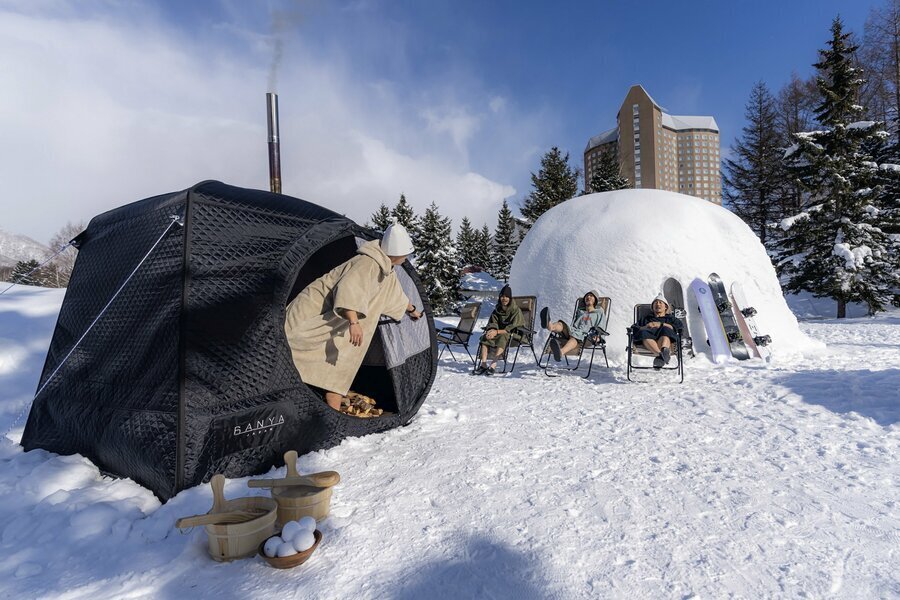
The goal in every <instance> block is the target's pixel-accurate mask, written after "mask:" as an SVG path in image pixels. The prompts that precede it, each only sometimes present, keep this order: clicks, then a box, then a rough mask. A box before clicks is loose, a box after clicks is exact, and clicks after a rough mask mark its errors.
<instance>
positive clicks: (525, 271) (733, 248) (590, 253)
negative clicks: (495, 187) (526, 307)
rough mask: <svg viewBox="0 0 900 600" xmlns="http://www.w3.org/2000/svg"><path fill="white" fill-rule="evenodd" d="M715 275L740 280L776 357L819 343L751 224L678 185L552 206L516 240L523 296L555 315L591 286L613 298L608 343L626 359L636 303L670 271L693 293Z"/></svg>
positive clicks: (567, 313) (515, 274) (516, 278)
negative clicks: (803, 326)
mask: <svg viewBox="0 0 900 600" xmlns="http://www.w3.org/2000/svg"><path fill="white" fill-rule="evenodd" d="M710 273H718V274H719V276H720V277H722V279H724V280H725V282H726V285H727V286H728V287H730V286H731V283H732V282H734V281H740V282H741V283H742V284H743V287H744V290H745V292H746V295H747V297H748V299H749V301H750V302H751V303H752V304H753V305H754V306H755V307H756V308H757V310H758V311H759V315H758V316H757V322H758V323H759V325H760V330H761V331H763V332H765V333H768V334H770V335H771V336H772V338H773V340H774V343H773V345H772V351H773V353H775V355H776V357H777V356H782V357H783V356H786V355H788V354H790V353H794V352H802V351H807V350H813V349H821V344H818V343H816V342H813V341H812V340H810V339H809V338H808V337H807V336H806V335H804V334H803V333H802V332H801V331H800V329H799V327H798V325H797V319H796V318H795V317H794V315H793V314H792V313H791V311H790V309H789V308H788V306H787V304H786V303H785V301H784V297H783V296H782V292H781V287H780V286H779V284H778V279H777V277H776V275H775V269H774V268H773V267H772V263H771V261H770V260H769V257H768V255H767V254H766V251H765V248H764V247H763V245H762V244H761V243H760V242H759V239H758V238H757V237H756V236H755V235H754V234H753V232H752V231H751V230H750V228H749V227H747V225H746V224H745V223H744V222H743V221H742V220H741V219H740V218H738V217H737V216H735V215H734V214H733V213H731V212H730V211H728V210H726V209H724V208H722V207H720V206H717V205H715V204H712V203H710V202H707V201H705V200H701V199H699V198H694V197H692V196H685V195H683V194H677V193H674V192H665V191H661V190H619V191H616V192H604V193H601V194H591V195H588V196H581V197H578V198H573V199H572V200H569V201H567V202H563V203H562V204H560V205H558V206H556V207H554V208H552V209H550V210H549V211H547V212H546V213H544V214H543V215H541V217H540V218H539V219H538V220H537V222H536V223H535V224H534V226H533V227H532V228H531V230H530V231H529V232H528V235H527V236H525V239H524V240H523V241H522V244H521V245H520V246H519V249H518V251H517V252H516V256H515V259H514V260H513V263H512V268H511V273H510V284H511V285H512V288H513V290H514V291H515V293H516V294H518V295H536V296H537V297H538V305H539V306H549V307H550V314H551V316H552V317H553V318H557V319H558V318H562V319H569V318H570V317H571V314H572V307H573V306H574V303H575V299H576V298H578V297H580V296H582V295H584V293H585V292H587V291H588V290H590V289H592V288H596V289H597V290H598V291H599V292H600V293H601V294H602V295H604V296H609V297H610V298H611V299H612V303H613V304H612V310H611V311H610V318H609V327H608V330H609V332H610V334H611V335H610V337H609V342H608V349H609V354H610V358H621V357H622V355H623V354H624V352H625V346H626V343H627V337H626V333H625V330H626V328H627V327H628V326H629V325H631V324H632V322H633V318H632V317H633V308H634V305H635V304H642V303H649V302H650V301H651V300H652V299H653V298H654V297H655V296H656V295H657V294H658V293H659V292H660V291H661V290H662V286H663V282H664V281H665V280H666V279H667V278H669V277H674V278H676V279H678V280H679V281H681V284H682V286H683V288H684V289H685V290H687V288H688V286H689V284H690V282H691V281H692V280H693V279H694V278H695V277H700V278H701V279H704V280H705V279H706V278H707V276H708V275H709V274H710ZM697 337H699V336H697Z"/></svg>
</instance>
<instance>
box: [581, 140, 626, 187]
mask: <svg viewBox="0 0 900 600" xmlns="http://www.w3.org/2000/svg"><path fill="white" fill-rule="evenodd" d="M599 161H600V162H599V164H598V165H597V166H596V167H595V168H594V173H593V175H591V182H590V185H589V189H590V193H591V194H596V193H598V192H612V191H614V190H624V189H627V188H630V187H631V183H629V182H628V179H626V178H625V177H622V174H621V173H620V172H619V159H618V157H617V156H616V153H615V151H614V150H611V149H607V150H604V151H603V152H601V153H600V156H599Z"/></svg>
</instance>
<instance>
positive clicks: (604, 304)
mask: <svg viewBox="0 0 900 600" xmlns="http://www.w3.org/2000/svg"><path fill="white" fill-rule="evenodd" d="M597 305H598V307H599V308H600V309H601V310H603V320H602V322H601V323H600V328H599V330H598V331H597V333H598V334H599V336H600V337H599V339H598V340H597V341H596V342H595V341H594V340H592V339H591V338H590V337H587V336H585V338H584V340H582V341H581V342H578V345H577V346H575V347H574V348H572V349H571V350H569V351H568V352H566V353H565V354H564V355H563V358H564V359H565V361H566V366H565V367H554V370H563V371H577V370H578V368H579V367H580V366H581V359H582V358H583V357H584V353H585V352H587V351H588V350H590V351H591V358H590V361H589V362H588V370H587V374H585V375H584V378H585V379H587V378H588V377H590V376H591V369H593V368H594V353H595V352H597V350H600V351H601V352H603V361H604V362H605V363H606V368H607V369H608V368H609V359H608V358H607V357H606V336H608V335H609V332H608V331H607V330H606V327H607V325H608V324H609V309H610V306H612V300H611V299H610V298H609V297H608V296H604V297H602V298H600V299H598V300H597ZM582 310H584V298H583V297H582V298H579V299H578V300H577V301H576V302H575V310H573V311H572V322H574V321H575V317H576V316H577V315H578V312H579V311H582ZM554 338H556V339H557V341H559V340H562V335H561V334H558V333H556V332H552V333H551V334H550V337H548V338H547V341H546V342H545V343H544V349H543V351H542V352H541V356H540V359H539V360H538V366H539V367H540V368H542V369H544V371H545V372H546V371H547V368H548V367H549V366H550V355H551V352H550V340H552V339H554ZM545 358H546V360H543V359H545ZM569 358H572V359H573V360H574V362H575V364H574V365H572V364H571V363H570V362H569Z"/></svg>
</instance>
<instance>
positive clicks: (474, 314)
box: [436, 302, 481, 364]
mask: <svg viewBox="0 0 900 600" xmlns="http://www.w3.org/2000/svg"><path fill="white" fill-rule="evenodd" d="M480 310H481V302H469V303H468V304H466V305H464V306H463V307H462V309H461V310H460V311H459V323H458V324H457V325H456V327H443V328H441V329H436V331H437V342H438V344H439V345H440V348H441V351H440V353H439V354H438V360H440V359H441V356H442V355H443V354H444V350H445V349H446V350H447V352H449V353H450V356H451V357H452V358H453V360H456V356H455V355H454V354H453V350H452V349H451V348H450V346H462V347H463V350H465V351H466V354H467V355H468V356H469V360H471V361H472V363H473V364H474V363H475V359H474V358H473V357H472V353H471V352H469V339H470V338H471V337H472V330H473V329H475V322H476V321H478V313H479V311H480Z"/></svg>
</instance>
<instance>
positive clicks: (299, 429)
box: [22, 181, 437, 501]
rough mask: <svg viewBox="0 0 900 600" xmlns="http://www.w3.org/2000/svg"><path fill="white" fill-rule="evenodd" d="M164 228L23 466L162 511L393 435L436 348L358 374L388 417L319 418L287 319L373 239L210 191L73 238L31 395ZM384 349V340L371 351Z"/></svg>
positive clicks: (62, 382)
mask: <svg viewBox="0 0 900 600" xmlns="http://www.w3.org/2000/svg"><path fill="white" fill-rule="evenodd" d="M173 217H175V218H178V219H180V223H181V225H177V226H174V227H171V228H170V229H169V231H168V232H167V233H166V235H165V236H164V237H163V239H162V240H161V241H160V243H159V244H158V245H157V247H156V248H155V249H154V251H153V252H152V253H151V254H150V255H149V256H148V257H147V259H146V261H145V262H144V264H143V265H142V266H141V267H140V268H139V269H138V270H137V271H136V272H135V273H134V275H133V277H132V279H131V280H130V281H129V283H128V284H127V285H126V286H125V287H124V288H122V290H121V292H120V293H119V295H118V296H117V297H116V299H115V301H114V302H113V303H112V304H110V306H109V308H108V309H107V310H106V312H105V313H104V314H103V316H102V318H101V319H100V320H98V321H97V323H96V325H95V326H94V327H93V329H91V331H90V332H89V334H88V335H87V336H86V337H85V338H84V340H83V341H82V342H81V343H80V344H79V345H78V347H77V348H76V349H75V351H74V352H72V354H71V356H70V357H69V358H68V360H67V361H66V362H65V364H64V365H63V367H62V368H61V369H59V372H58V373H56V375H55V376H54V377H53V379H52V380H50V381H49V383H48V384H47V386H46V388H45V389H44V390H43V391H42V392H41V394H40V395H39V396H37V397H36V398H35V400H34V402H33V404H32V407H31V411H30V413H29V416H28V422H27V423H26V426H25V432H24V435H23V438H22V445H23V446H24V447H25V449H26V450H32V449H35V448H43V449H46V450H49V451H52V452H57V453H59V454H76V453H77V454H82V455H83V456H85V457H87V458H88V459H90V460H91V461H92V462H94V463H95V464H96V465H97V466H98V467H99V468H100V469H101V470H102V471H104V472H106V473H109V474H112V475H115V476H119V477H128V478H131V479H133V480H135V481H136V482H138V483H140V484H141V485H143V486H145V487H147V488H148V489H150V490H152V491H153V492H154V493H155V494H156V495H157V496H158V497H159V498H160V499H162V500H163V501H165V500H168V499H169V498H171V497H172V496H174V495H175V494H177V493H178V492H179V491H180V490H182V489H185V488H189V487H193V486H195V485H197V484H200V483H202V482H204V481H208V480H209V478H210V477H211V476H212V475H213V474H215V473H222V474H224V475H225V476H226V477H244V476H248V475H253V474H258V473H262V472H265V471H267V470H268V469H269V468H270V467H271V466H273V465H280V464H282V460H283V459H282V456H283V454H284V452H285V451H287V450H291V449H293V450H297V451H298V452H299V453H301V454H303V453H305V452H310V451H313V450H318V449H322V448H327V447H331V446H334V445H336V444H338V443H340V442H341V440H343V439H344V438H346V437H350V436H360V435H366V434H369V433H375V432H379V431H384V430H387V429H390V428H393V427H397V426H400V425H404V424H406V423H408V422H409V420H410V419H411V418H412V417H413V416H414V415H415V414H416V412H417V411H418V410H419V408H420V407H421V405H422V403H423V402H424V400H425V398H426V396H427V394H428V392H429V390H430V389H431V385H432V383H433V382H434V377H435V374H436V370H437V347H436V341H435V338H434V333H433V332H434V326H433V320H432V316H431V310H430V307H429V306H428V305H427V301H426V300H425V299H426V298H427V294H426V293H423V290H422V288H421V283H420V282H419V279H418V277H417V276H416V274H415V271H414V269H413V268H412V266H411V265H410V264H409V263H408V262H407V263H404V265H403V268H404V270H405V271H406V272H407V273H408V274H409V275H410V277H411V278H412V280H413V281H414V282H415V284H416V285H417V286H418V289H419V292H420V296H421V297H422V298H423V303H424V304H425V313H426V315H427V318H428V325H429V330H430V331H431V332H432V333H431V346H430V347H429V348H428V349H426V350H424V351H422V352H420V353H418V354H416V355H414V356H410V357H409V358H407V360H406V361H405V362H404V363H403V364H401V365H399V366H397V367H395V368H392V369H387V368H386V367H385V366H384V365H383V364H381V365H379V364H374V365H367V366H364V367H363V368H361V369H360V373H359V374H358V376H357V380H356V381H354V386H353V388H352V389H355V390H357V391H360V392H361V393H365V394H367V395H371V396H373V397H375V398H376V399H378V401H379V405H380V406H383V407H385V408H386V412H385V415H384V416H382V417H379V418H374V419H359V418H356V417H351V416H347V415H343V414H341V413H339V412H337V411H334V410H332V409H331V408H329V407H328V406H327V405H326V404H325V403H324V402H323V401H322V399H321V397H320V396H319V395H318V394H317V393H316V392H314V391H313V390H311V389H310V388H309V387H307V386H306V385H305V384H304V383H303V382H302V381H301V380H300V376H299V374H298V372H297V370H296V369H295V367H294V365H293V362H292V360H291V354H290V349H289V348H288V346H287V341H286V340H285V337H284V318H285V306H286V305H287V303H288V302H289V301H290V300H291V299H292V298H293V297H294V296H295V295H296V294H297V293H298V292H299V291H300V290H301V289H303V287H305V286H306V285H307V284H308V283H310V282H311V281H312V280H313V279H315V278H316V277H318V276H319V275H321V274H323V273H325V272H327V271H328V270H329V269H331V268H332V267H334V266H336V265H338V264H340V263H341V262H343V261H345V260H347V259H349V258H350V257H351V256H353V253H354V252H355V250H356V239H357V238H361V239H372V237H373V236H372V234H371V232H370V231H369V230H367V229H364V228H362V227H360V226H358V225H357V224H356V223H354V222H353V221H351V220H350V219H347V218H346V217H343V216H341V215H339V214H337V213H334V212H332V211H329V210H327V209H324V208H322V207H320V206H317V205H315V204H311V203H309V202H306V201H303V200H299V199H297V198H292V197H289V196H284V195H281V194H272V193H269V192H265V191H259V190H249V189H243V188H238V187H234V186H230V185H226V184H224V183H221V182H217V181H205V182H201V183H199V184H197V185H195V186H194V187H192V188H190V189H188V190H185V191H181V192H175V193H171V194H165V195H162V196H156V197H153V198H148V199H145V200H141V201H139V202H135V203H132V204H128V205H126V206H123V207H120V208H117V209H114V210H111V211H109V212H106V213H103V214H101V215H99V216H97V217H95V218H94V219H92V220H91V222H90V224H89V225H88V227H87V229H86V230H85V231H84V232H83V233H82V234H81V235H79V236H78V238H76V240H77V244H78V246H79V253H78V258H77V261H76V264H75V268H74V270H73V273H72V277H71V280H70V283H69V287H68V290H67V292H66V296H65V300H64V301H63V305H62V308H61V310H60V314H59V318H58V321H57V325H56V329H55V331H54V334H53V339H52V341H51V344H50V348H49V351H48V354H47V359H46V362H45V365H44V370H43V373H42V375H41V380H40V383H39V385H38V389H41V386H43V385H44V383H45V382H46V381H47V380H48V378H49V377H50V375H51V374H52V373H53V371H54V370H55V369H56V368H57V367H58V365H59V364H60V362H61V361H62V360H63V358H64V357H65V356H66V355H67V354H68V353H69V352H70V351H71V349H72V347H73V345H74V344H75V342H76V341H77V340H78V338H79V337H81V335H82V334H83V333H84V332H85V331H86V330H87V328H88V327H89V326H90V324H91V322H92V321H93V320H94V319H95V318H96V317H97V315H98V314H100V313H101V311H102V310H103V308H104V306H105V305H106V303H107V302H109V300H110V298H112V297H113V295H114V294H115V293H116V290H118V289H119V287H120V286H121V285H122V282H124V281H125V280H126V279H127V278H128V276H129V274H131V272H132V270H133V269H134V268H135V266H136V265H137V264H138V263H139V262H140V260H141V258H142V257H143V256H144V255H145V254H146V253H147V251H148V250H149V249H150V248H151V246H152V245H153V244H154V242H155V241H156V240H157V239H158V238H159V236H160V235H161V234H162V232H163V231H165V229H166V227H168V226H169V224H170V223H171V222H172V219H173ZM372 343H373V344H380V343H381V339H380V335H376V338H375V339H374V340H373V342H372Z"/></svg>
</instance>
